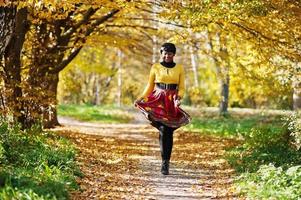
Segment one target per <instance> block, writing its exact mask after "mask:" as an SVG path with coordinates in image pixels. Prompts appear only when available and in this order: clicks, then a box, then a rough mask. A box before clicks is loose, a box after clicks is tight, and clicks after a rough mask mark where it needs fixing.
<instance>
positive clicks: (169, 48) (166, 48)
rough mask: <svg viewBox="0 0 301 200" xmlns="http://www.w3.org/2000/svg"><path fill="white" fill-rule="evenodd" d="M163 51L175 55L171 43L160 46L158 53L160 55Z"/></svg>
mask: <svg viewBox="0 0 301 200" xmlns="http://www.w3.org/2000/svg"><path fill="white" fill-rule="evenodd" d="M163 51H166V52H172V53H174V54H176V51H177V49H176V46H175V45H174V44H173V43H169V42H166V43H164V44H162V46H161V49H160V53H161V54H162V52H163Z"/></svg>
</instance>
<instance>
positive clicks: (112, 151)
mask: <svg viewBox="0 0 301 200" xmlns="http://www.w3.org/2000/svg"><path fill="white" fill-rule="evenodd" d="M60 122H61V124H63V127H60V128H57V129H56V131H59V132H60V134H62V135H64V136H66V137H68V138H70V139H71V141H73V142H74V143H75V145H76V146H77V149H78V151H79V157H78V163H79V165H80V167H81V170H82V171H83V173H84V177H83V178H81V179H80V178H79V179H78V182H79V184H80V187H81V190H80V191H78V192H74V193H72V196H71V198H72V199H160V200H161V199H162V200H164V199H180V200H185V199H238V197H237V196H236V195H235V192H234V190H233V189H232V182H233V178H234V173H233V170H232V169H231V168H230V167H229V165H228V164H227V162H226V160H224V159H223V158H222V157H223V155H224V153H225V148H227V147H229V146H232V145H234V144H235V142H234V141H232V140H228V139H221V138H215V137H212V136H199V135H197V134H193V133H186V132H183V131H181V130H178V131H176V133H175V135H174V136H175V137H174V150H173V154H172V161H171V166H170V175H168V176H164V175H161V174H160V164H161V160H160V152H159V144H158V138H157V136H158V135H157V134H158V133H157V131H156V129H154V128H153V127H151V126H150V125H148V124H147V123H146V122H145V121H143V120H141V116H140V117H137V118H136V120H135V122H134V123H130V124H117V125H113V124H98V123H87V122H79V121H76V120H73V119H68V118H60Z"/></svg>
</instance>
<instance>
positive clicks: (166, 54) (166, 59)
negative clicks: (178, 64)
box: [162, 51, 175, 63]
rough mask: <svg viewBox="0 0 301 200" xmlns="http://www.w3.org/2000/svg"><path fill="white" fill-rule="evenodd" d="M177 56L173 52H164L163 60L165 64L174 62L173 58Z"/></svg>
mask: <svg viewBox="0 0 301 200" xmlns="http://www.w3.org/2000/svg"><path fill="white" fill-rule="evenodd" d="M174 56H175V54H174V53H172V52H167V51H163V52H162V58H163V61H164V62H167V63H168V62H173V57H174Z"/></svg>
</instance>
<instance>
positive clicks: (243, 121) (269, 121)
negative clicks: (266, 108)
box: [184, 115, 282, 137]
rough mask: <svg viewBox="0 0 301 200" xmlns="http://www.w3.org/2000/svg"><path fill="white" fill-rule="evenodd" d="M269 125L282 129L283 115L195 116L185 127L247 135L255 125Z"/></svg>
mask: <svg viewBox="0 0 301 200" xmlns="http://www.w3.org/2000/svg"><path fill="white" fill-rule="evenodd" d="M259 126H260V127H268V128H270V129H275V130H276V131H277V130H279V131H280V130H281V129H282V125H281V116H279V115H277V116H265V115H251V116H245V117H241V116H235V115H232V116H228V117H221V116H218V115H216V116H210V117H207V116H204V117H193V118H192V122H191V123H190V124H189V125H187V126H186V127H185V128H184V129H185V130H189V131H197V132H200V133H205V134H212V135H218V136H226V137H237V136H245V135H248V133H249V132H250V131H251V130H252V129H253V128H254V127H259Z"/></svg>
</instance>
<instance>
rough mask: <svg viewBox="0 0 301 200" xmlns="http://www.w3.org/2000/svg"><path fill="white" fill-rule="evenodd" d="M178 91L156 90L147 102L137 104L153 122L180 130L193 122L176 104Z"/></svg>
mask: <svg viewBox="0 0 301 200" xmlns="http://www.w3.org/2000/svg"><path fill="white" fill-rule="evenodd" d="M176 97H177V90H163V89H159V88H155V90H154V91H153V92H152V93H151V94H150V95H149V96H148V97H147V100H146V101H143V100H142V101H140V102H136V104H135V106H136V107H137V108H139V109H140V110H141V111H142V113H143V114H144V115H145V117H146V118H147V119H148V120H149V121H151V122H160V123H162V124H164V125H166V126H168V127H172V128H179V127H181V126H184V125H186V124H188V123H189V122H190V120H191V118H190V116H189V114H188V113H186V112H185V111H184V110H182V109H181V108H180V107H179V106H177V105H176V104H175V99H176Z"/></svg>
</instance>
